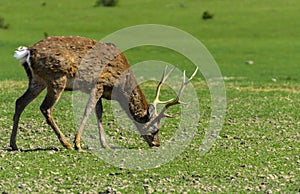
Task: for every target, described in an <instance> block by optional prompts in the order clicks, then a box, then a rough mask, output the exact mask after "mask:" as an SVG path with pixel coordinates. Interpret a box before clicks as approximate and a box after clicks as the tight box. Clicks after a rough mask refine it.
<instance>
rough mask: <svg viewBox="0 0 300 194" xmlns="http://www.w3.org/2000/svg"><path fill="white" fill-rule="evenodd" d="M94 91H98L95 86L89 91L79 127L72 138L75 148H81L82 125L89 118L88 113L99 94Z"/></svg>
mask: <svg viewBox="0 0 300 194" xmlns="http://www.w3.org/2000/svg"><path fill="white" fill-rule="evenodd" d="M96 93H98V91H97V88H96V87H95V88H93V89H92V91H91V93H90V98H89V100H88V103H87V105H86V107H85V110H84V114H83V118H82V120H81V124H80V126H79V129H78V131H77V133H76V135H75V139H74V146H75V149H76V150H79V151H81V150H82V148H81V145H80V141H81V136H82V133H83V129H84V126H85V124H86V122H87V120H88V118H89V115H90V114H91V112H92V110H93V109H94V107H95V105H96V102H97V100H98V99H97V96H100V95H96Z"/></svg>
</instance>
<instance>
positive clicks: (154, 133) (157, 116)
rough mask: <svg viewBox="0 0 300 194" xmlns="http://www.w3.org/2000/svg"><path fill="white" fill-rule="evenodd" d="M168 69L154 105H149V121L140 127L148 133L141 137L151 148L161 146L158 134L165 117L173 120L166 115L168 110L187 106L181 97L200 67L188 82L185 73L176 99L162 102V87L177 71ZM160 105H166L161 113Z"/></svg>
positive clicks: (157, 89)
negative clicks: (178, 105) (158, 109)
mask: <svg viewBox="0 0 300 194" xmlns="http://www.w3.org/2000/svg"><path fill="white" fill-rule="evenodd" d="M167 68H168V67H166V68H165V70H164V72H163V75H162V78H161V80H160V82H159V83H158V85H157V88H156V95H155V99H154V101H153V103H152V104H150V105H149V108H148V115H149V121H148V122H147V123H145V124H144V125H142V126H138V128H139V129H140V131H145V132H146V133H144V134H142V135H141V136H142V137H143V138H144V139H145V141H146V142H147V143H148V145H149V146H150V147H153V146H155V147H158V146H160V141H159V136H158V132H159V129H160V121H161V119H162V118H164V117H166V118H173V117H172V116H171V115H168V114H167V113H166V111H167V109H168V108H170V107H171V106H174V105H177V104H185V103H184V102H182V101H180V97H181V95H182V94H183V90H184V88H185V87H186V86H187V85H188V83H189V82H190V81H191V80H192V79H193V78H194V76H195V75H196V73H197V71H198V67H197V68H196V70H195V71H194V73H193V74H192V76H191V77H190V78H189V79H187V80H186V76H185V71H183V80H182V83H181V87H180V89H179V91H178V94H177V96H176V98H174V99H173V98H172V99H170V100H167V101H161V100H160V99H159V96H160V90H161V87H162V85H163V83H164V82H165V81H166V79H167V78H168V77H169V75H170V74H171V73H172V72H173V71H174V70H175V68H176V67H173V68H172V69H171V70H170V71H169V72H167ZM158 104H164V107H163V108H162V110H161V111H160V112H159V113H158V112H157V105H158ZM141 128H142V129H141Z"/></svg>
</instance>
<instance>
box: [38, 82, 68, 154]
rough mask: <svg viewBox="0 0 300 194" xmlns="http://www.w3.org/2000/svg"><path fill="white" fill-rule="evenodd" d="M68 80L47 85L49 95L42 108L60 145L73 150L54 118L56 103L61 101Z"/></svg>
mask: <svg viewBox="0 0 300 194" xmlns="http://www.w3.org/2000/svg"><path fill="white" fill-rule="evenodd" d="M65 83H66V80H65V78H62V79H59V80H55V81H51V82H50V83H48V85H47V95H46V97H45V99H44V101H43V103H42V105H41V107H40V109H41V111H42V113H43V115H44V116H45V118H46V121H47V123H48V124H49V125H50V127H51V128H52V129H53V130H54V132H55V134H56V136H57V137H58V139H59V141H60V143H61V144H62V145H63V146H64V147H65V148H67V149H72V145H71V144H70V143H69V142H68V140H67V139H66V137H65V136H64V134H63V133H62V132H61V131H60V130H59V128H58V126H57V125H56V123H55V121H54V119H53V117H52V110H53V106H54V105H55V103H56V102H57V101H58V100H59V98H60V96H61V93H62V91H63V90H64V86H65Z"/></svg>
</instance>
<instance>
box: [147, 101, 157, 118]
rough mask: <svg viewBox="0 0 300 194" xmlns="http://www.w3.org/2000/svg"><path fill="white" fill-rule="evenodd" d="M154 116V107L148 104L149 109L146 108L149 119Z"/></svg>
mask: <svg viewBox="0 0 300 194" xmlns="http://www.w3.org/2000/svg"><path fill="white" fill-rule="evenodd" d="M154 114H155V107H154V105H153V104H150V105H149V108H148V115H149V118H152V117H153V115H154Z"/></svg>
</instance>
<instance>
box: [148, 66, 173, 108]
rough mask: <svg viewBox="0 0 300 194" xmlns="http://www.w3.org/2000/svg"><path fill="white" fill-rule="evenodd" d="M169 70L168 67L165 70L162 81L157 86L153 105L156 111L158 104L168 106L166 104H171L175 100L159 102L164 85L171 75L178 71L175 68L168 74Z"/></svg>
mask: <svg viewBox="0 0 300 194" xmlns="http://www.w3.org/2000/svg"><path fill="white" fill-rule="evenodd" d="M167 69H168V66H166V67H165V70H164V72H163V75H162V77H161V80H160V81H159V83H158V85H157V88H156V93H155V98H154V101H153V103H152V104H153V105H154V107H155V109H156V105H157V104H166V103H169V102H171V101H172V100H173V99H170V100H167V101H161V100H159V95H160V89H161V86H162V84H163V83H164V82H165V81H166V80H167V78H168V77H169V75H170V74H171V73H172V72H173V71H174V70H175V69H176V67H173V68H172V69H171V70H170V71H169V72H167Z"/></svg>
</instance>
